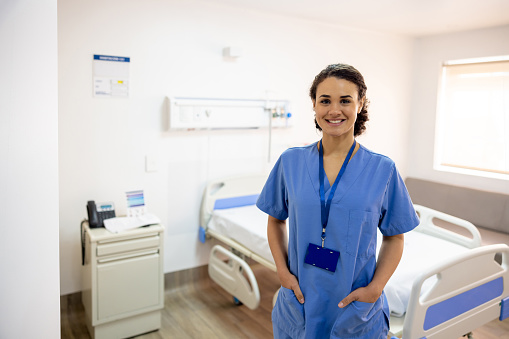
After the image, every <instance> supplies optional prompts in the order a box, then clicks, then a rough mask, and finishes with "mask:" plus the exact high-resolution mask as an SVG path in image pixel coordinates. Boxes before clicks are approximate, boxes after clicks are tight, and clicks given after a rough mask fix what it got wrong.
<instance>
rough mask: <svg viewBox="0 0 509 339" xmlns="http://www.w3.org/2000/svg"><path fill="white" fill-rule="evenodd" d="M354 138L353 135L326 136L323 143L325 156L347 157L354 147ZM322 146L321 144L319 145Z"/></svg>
mask: <svg viewBox="0 0 509 339" xmlns="http://www.w3.org/2000/svg"><path fill="white" fill-rule="evenodd" d="M353 141H354V136H353V134H352V135H341V136H339V137H332V136H330V135H327V134H324V135H323V137H322V143H323V151H324V153H323V155H324V156H327V155H345V154H347V153H348V151H349V150H350V147H352V144H353ZM318 146H320V143H318Z"/></svg>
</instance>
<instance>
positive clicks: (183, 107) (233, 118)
mask: <svg viewBox="0 0 509 339" xmlns="http://www.w3.org/2000/svg"><path fill="white" fill-rule="evenodd" d="M168 100H169V109H168V110H169V112H168V113H169V129H170V130H199V129H238V128H262V127H270V128H272V127H289V126H291V117H292V114H291V113H290V112H289V102H288V101H287V100H251V99H205V98H176V97H169V98H168Z"/></svg>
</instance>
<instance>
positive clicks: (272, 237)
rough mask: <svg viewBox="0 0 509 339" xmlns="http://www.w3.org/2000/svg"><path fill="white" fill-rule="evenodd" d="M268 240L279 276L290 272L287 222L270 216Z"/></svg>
mask: <svg viewBox="0 0 509 339" xmlns="http://www.w3.org/2000/svg"><path fill="white" fill-rule="evenodd" d="M267 238H268V241H269V247H270V251H271V252H272V257H273V258H274V262H275V264H276V268H277V271H278V274H280V273H283V274H284V273H286V272H288V266H287V262H288V237H287V235H286V222H285V221H284V220H278V219H276V218H273V217H271V216H269V220H268V225H267Z"/></svg>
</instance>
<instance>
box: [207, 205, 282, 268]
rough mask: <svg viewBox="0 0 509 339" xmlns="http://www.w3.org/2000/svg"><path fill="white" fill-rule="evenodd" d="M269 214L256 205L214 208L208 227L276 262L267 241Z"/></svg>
mask: <svg viewBox="0 0 509 339" xmlns="http://www.w3.org/2000/svg"><path fill="white" fill-rule="evenodd" d="M267 220H268V216H267V214H265V213H264V212H262V211H260V210H259V209H258V207H256V206H255V205H249V206H242V207H235V208H227V209H219V210H214V212H213V213H212V217H211V219H210V222H209V224H208V228H209V229H211V230H213V231H215V232H217V233H219V234H221V235H223V236H226V237H229V238H230V239H232V240H235V241H236V242H238V243H239V244H241V245H243V246H244V247H246V248H247V249H249V250H250V251H252V252H254V253H256V254H258V255H259V256H261V257H262V258H265V259H267V260H268V261H269V262H271V263H274V259H273V258H272V254H271V252H270V248H269V243H268V242H267Z"/></svg>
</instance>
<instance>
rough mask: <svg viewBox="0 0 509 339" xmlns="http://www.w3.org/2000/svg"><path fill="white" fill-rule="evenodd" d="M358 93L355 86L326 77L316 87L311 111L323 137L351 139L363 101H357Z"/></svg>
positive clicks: (345, 81) (346, 81)
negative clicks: (312, 110) (313, 112)
mask: <svg viewBox="0 0 509 339" xmlns="http://www.w3.org/2000/svg"><path fill="white" fill-rule="evenodd" d="M358 93H359V89H358V88H357V85H356V84H354V83H353V82H350V81H348V80H345V79H338V78H336V77H328V78H326V79H325V80H323V81H322V82H321V83H320V84H319V85H318V86H317V88H316V97H315V99H314V100H313V109H314V111H315V115H316V122H317V123H318V125H319V126H320V128H321V129H322V131H323V134H324V136H325V135H328V136H332V137H351V138H352V139H353V136H354V125H355V120H356V119H357V114H358V113H359V112H360V111H361V108H362V104H363V100H364V99H362V100H359V98H358V96H359V94H358Z"/></svg>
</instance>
